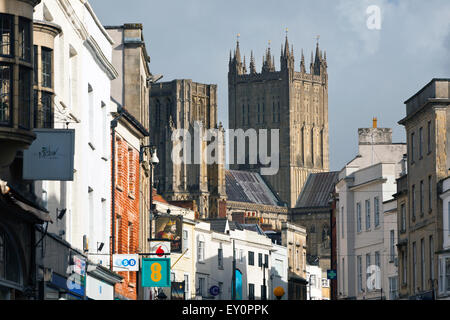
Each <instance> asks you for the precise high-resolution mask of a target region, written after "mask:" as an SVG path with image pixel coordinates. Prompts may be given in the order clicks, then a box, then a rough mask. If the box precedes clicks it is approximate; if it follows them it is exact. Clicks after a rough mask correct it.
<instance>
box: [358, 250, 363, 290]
mask: <svg viewBox="0 0 450 320" xmlns="http://www.w3.org/2000/svg"><path fill="white" fill-rule="evenodd" d="M357 264H358V266H357V267H358V292H362V290H363V287H362V257H361V256H358V257H357Z"/></svg>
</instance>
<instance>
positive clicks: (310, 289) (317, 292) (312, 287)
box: [306, 265, 322, 300]
mask: <svg viewBox="0 0 450 320" xmlns="http://www.w3.org/2000/svg"><path fill="white" fill-rule="evenodd" d="M311 276H312V277H315V278H316V280H315V282H314V281H311ZM306 280H307V281H308V285H307V287H306V293H307V300H322V269H321V268H320V267H318V266H311V265H306Z"/></svg>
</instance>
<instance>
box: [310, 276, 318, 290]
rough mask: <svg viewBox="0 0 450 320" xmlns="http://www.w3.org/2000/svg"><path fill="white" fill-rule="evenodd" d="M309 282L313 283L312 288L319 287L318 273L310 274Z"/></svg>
mask: <svg viewBox="0 0 450 320" xmlns="http://www.w3.org/2000/svg"><path fill="white" fill-rule="evenodd" d="M309 282H310V283H311V287H312V288H316V287H317V279H316V275H314V274H312V275H310V276H309Z"/></svg>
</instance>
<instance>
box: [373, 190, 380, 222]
mask: <svg viewBox="0 0 450 320" xmlns="http://www.w3.org/2000/svg"><path fill="white" fill-rule="evenodd" d="M373 211H374V215H375V227H378V226H379V225H380V198H378V197H375V198H374V199H373Z"/></svg>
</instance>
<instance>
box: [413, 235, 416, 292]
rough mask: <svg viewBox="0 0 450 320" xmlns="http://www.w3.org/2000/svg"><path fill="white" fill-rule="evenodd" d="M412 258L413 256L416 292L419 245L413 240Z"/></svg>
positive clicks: (414, 287)
mask: <svg viewBox="0 0 450 320" xmlns="http://www.w3.org/2000/svg"><path fill="white" fill-rule="evenodd" d="M412 255H413V256H412V258H413V286H412V289H413V292H414V293H415V292H416V290H417V287H416V284H417V247H416V242H413V246H412Z"/></svg>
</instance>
